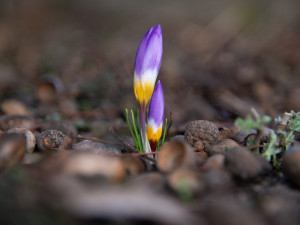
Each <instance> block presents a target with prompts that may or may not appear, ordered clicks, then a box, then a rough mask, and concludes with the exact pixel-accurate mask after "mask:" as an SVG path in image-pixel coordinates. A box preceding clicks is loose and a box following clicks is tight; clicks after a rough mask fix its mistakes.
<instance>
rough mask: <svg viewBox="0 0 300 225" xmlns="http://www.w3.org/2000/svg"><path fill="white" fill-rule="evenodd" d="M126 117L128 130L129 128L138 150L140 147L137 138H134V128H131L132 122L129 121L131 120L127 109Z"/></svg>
mask: <svg viewBox="0 0 300 225" xmlns="http://www.w3.org/2000/svg"><path fill="white" fill-rule="evenodd" d="M125 117H126V122H127V125H128V128H129V131H130V134H131V136H132V139H133V142H134V145H135V147H136V148H138V147H139V146H138V142H137V140H136V138H135V137H134V133H133V131H132V128H131V125H130V121H129V118H128V110H127V109H125Z"/></svg>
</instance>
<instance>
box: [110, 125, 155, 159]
mask: <svg viewBox="0 0 300 225" xmlns="http://www.w3.org/2000/svg"><path fill="white" fill-rule="evenodd" d="M109 132H110V133H111V134H112V135H113V136H114V137H115V138H116V139H117V140H118V141H119V142H121V143H122V144H123V145H124V146H125V147H127V148H129V149H130V150H132V151H133V152H134V153H135V154H141V153H140V152H139V150H137V149H136V148H135V147H133V146H131V145H130V144H128V143H127V142H126V141H124V140H123V139H121V138H120V137H119V136H118V135H117V134H116V133H115V131H114V130H113V128H112V127H110V128H109ZM151 154H152V155H153V153H151ZM142 156H143V157H144V158H145V159H148V160H150V161H152V162H156V160H155V159H151V158H149V157H148V156H147V155H142Z"/></svg>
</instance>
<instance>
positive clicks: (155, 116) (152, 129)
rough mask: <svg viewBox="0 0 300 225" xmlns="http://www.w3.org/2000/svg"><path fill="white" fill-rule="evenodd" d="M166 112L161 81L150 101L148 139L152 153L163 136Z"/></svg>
mask: <svg viewBox="0 0 300 225" xmlns="http://www.w3.org/2000/svg"><path fill="white" fill-rule="evenodd" d="M164 110H165V102H164V92H163V88H162V85H161V83H160V81H158V82H157V84H156V86H155V89H154V91H153V95H152V98H151V101H150V106H149V114H148V124H147V138H148V140H149V143H150V147H151V150H152V151H155V149H156V145H157V143H158V141H159V139H160V137H161V134H162V126H163V120H164Z"/></svg>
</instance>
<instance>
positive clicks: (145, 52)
mask: <svg viewBox="0 0 300 225" xmlns="http://www.w3.org/2000/svg"><path fill="white" fill-rule="evenodd" d="M162 52H163V44H162V31H161V27H160V25H158V26H156V27H151V28H150V30H149V31H148V32H147V33H146V34H145V36H144V38H143V39H142V41H141V43H140V46H139V48H138V50H137V53H136V57H135V65H134V82H133V86H134V94H135V98H136V99H137V101H138V103H139V104H140V105H141V106H144V107H146V106H147V104H148V102H149V101H150V99H151V96H152V93H153V89H154V85H155V81H156V78H157V75H158V72H159V69H160V64H161V58H162Z"/></svg>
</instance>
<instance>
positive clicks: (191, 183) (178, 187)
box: [167, 168, 205, 195]
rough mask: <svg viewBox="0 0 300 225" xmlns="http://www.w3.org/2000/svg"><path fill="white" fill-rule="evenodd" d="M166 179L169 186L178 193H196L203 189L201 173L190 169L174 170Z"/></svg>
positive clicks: (203, 183)
mask: <svg viewBox="0 0 300 225" xmlns="http://www.w3.org/2000/svg"><path fill="white" fill-rule="evenodd" d="M167 180H168V183H169V185H170V186H171V188H173V189H174V190H175V191H177V192H179V193H180V194H192V195H196V194H200V193H201V192H204V190H205V182H204V180H203V178H202V175H201V174H200V173H197V172H196V171H194V170H191V169H186V168H181V169H178V170H175V171H174V172H173V173H171V174H170V175H169V176H168V177H167ZM182 192H184V193H182ZM185 192H186V193H185Z"/></svg>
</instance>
